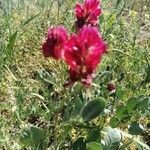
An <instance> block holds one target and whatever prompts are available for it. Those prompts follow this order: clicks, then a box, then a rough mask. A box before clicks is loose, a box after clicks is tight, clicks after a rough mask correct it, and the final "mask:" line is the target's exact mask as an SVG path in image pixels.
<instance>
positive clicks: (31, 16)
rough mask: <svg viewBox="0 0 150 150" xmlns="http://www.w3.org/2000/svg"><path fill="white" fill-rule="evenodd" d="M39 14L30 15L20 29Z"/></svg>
mask: <svg viewBox="0 0 150 150" xmlns="http://www.w3.org/2000/svg"><path fill="white" fill-rule="evenodd" d="M37 16H39V14H37V15H34V16H31V17H30V18H29V19H27V20H26V21H25V22H24V23H23V24H22V25H21V26H20V29H21V28H23V27H24V26H25V25H27V24H28V23H29V22H31V21H32V20H33V19H35V18H36V17H37Z"/></svg>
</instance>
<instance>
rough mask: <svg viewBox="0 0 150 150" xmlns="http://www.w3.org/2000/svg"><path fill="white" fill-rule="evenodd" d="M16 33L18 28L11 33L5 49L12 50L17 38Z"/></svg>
mask: <svg viewBox="0 0 150 150" xmlns="http://www.w3.org/2000/svg"><path fill="white" fill-rule="evenodd" d="M17 34H18V30H17V31H16V32H14V33H13V35H12V36H11V37H10V38H9V41H8V44H7V47H6V50H7V51H8V52H12V50H13V47H14V44H15V41H16V38H17Z"/></svg>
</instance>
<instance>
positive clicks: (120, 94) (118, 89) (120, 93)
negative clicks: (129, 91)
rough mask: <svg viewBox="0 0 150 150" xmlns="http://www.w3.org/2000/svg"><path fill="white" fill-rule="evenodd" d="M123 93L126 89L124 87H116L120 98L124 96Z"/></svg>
mask: <svg viewBox="0 0 150 150" xmlns="http://www.w3.org/2000/svg"><path fill="white" fill-rule="evenodd" d="M123 95H124V90H123V89H122V87H118V88H117V89H116V96H117V97H118V98H119V99H121V98H122V97H123Z"/></svg>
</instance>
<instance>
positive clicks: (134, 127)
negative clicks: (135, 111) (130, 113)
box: [128, 122, 143, 135]
mask: <svg viewBox="0 0 150 150" xmlns="http://www.w3.org/2000/svg"><path fill="white" fill-rule="evenodd" d="M128 131H129V133H130V134H132V135H140V134H141V133H143V127H142V125H140V124H139V123H136V122H133V123H132V124H131V125H130V127H129V129H128Z"/></svg>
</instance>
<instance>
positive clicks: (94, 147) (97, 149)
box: [86, 142, 103, 150]
mask: <svg viewBox="0 0 150 150" xmlns="http://www.w3.org/2000/svg"><path fill="white" fill-rule="evenodd" d="M86 149H87V150H103V147H102V145H101V144H100V143H96V142H90V143H88V144H87V146H86Z"/></svg>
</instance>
